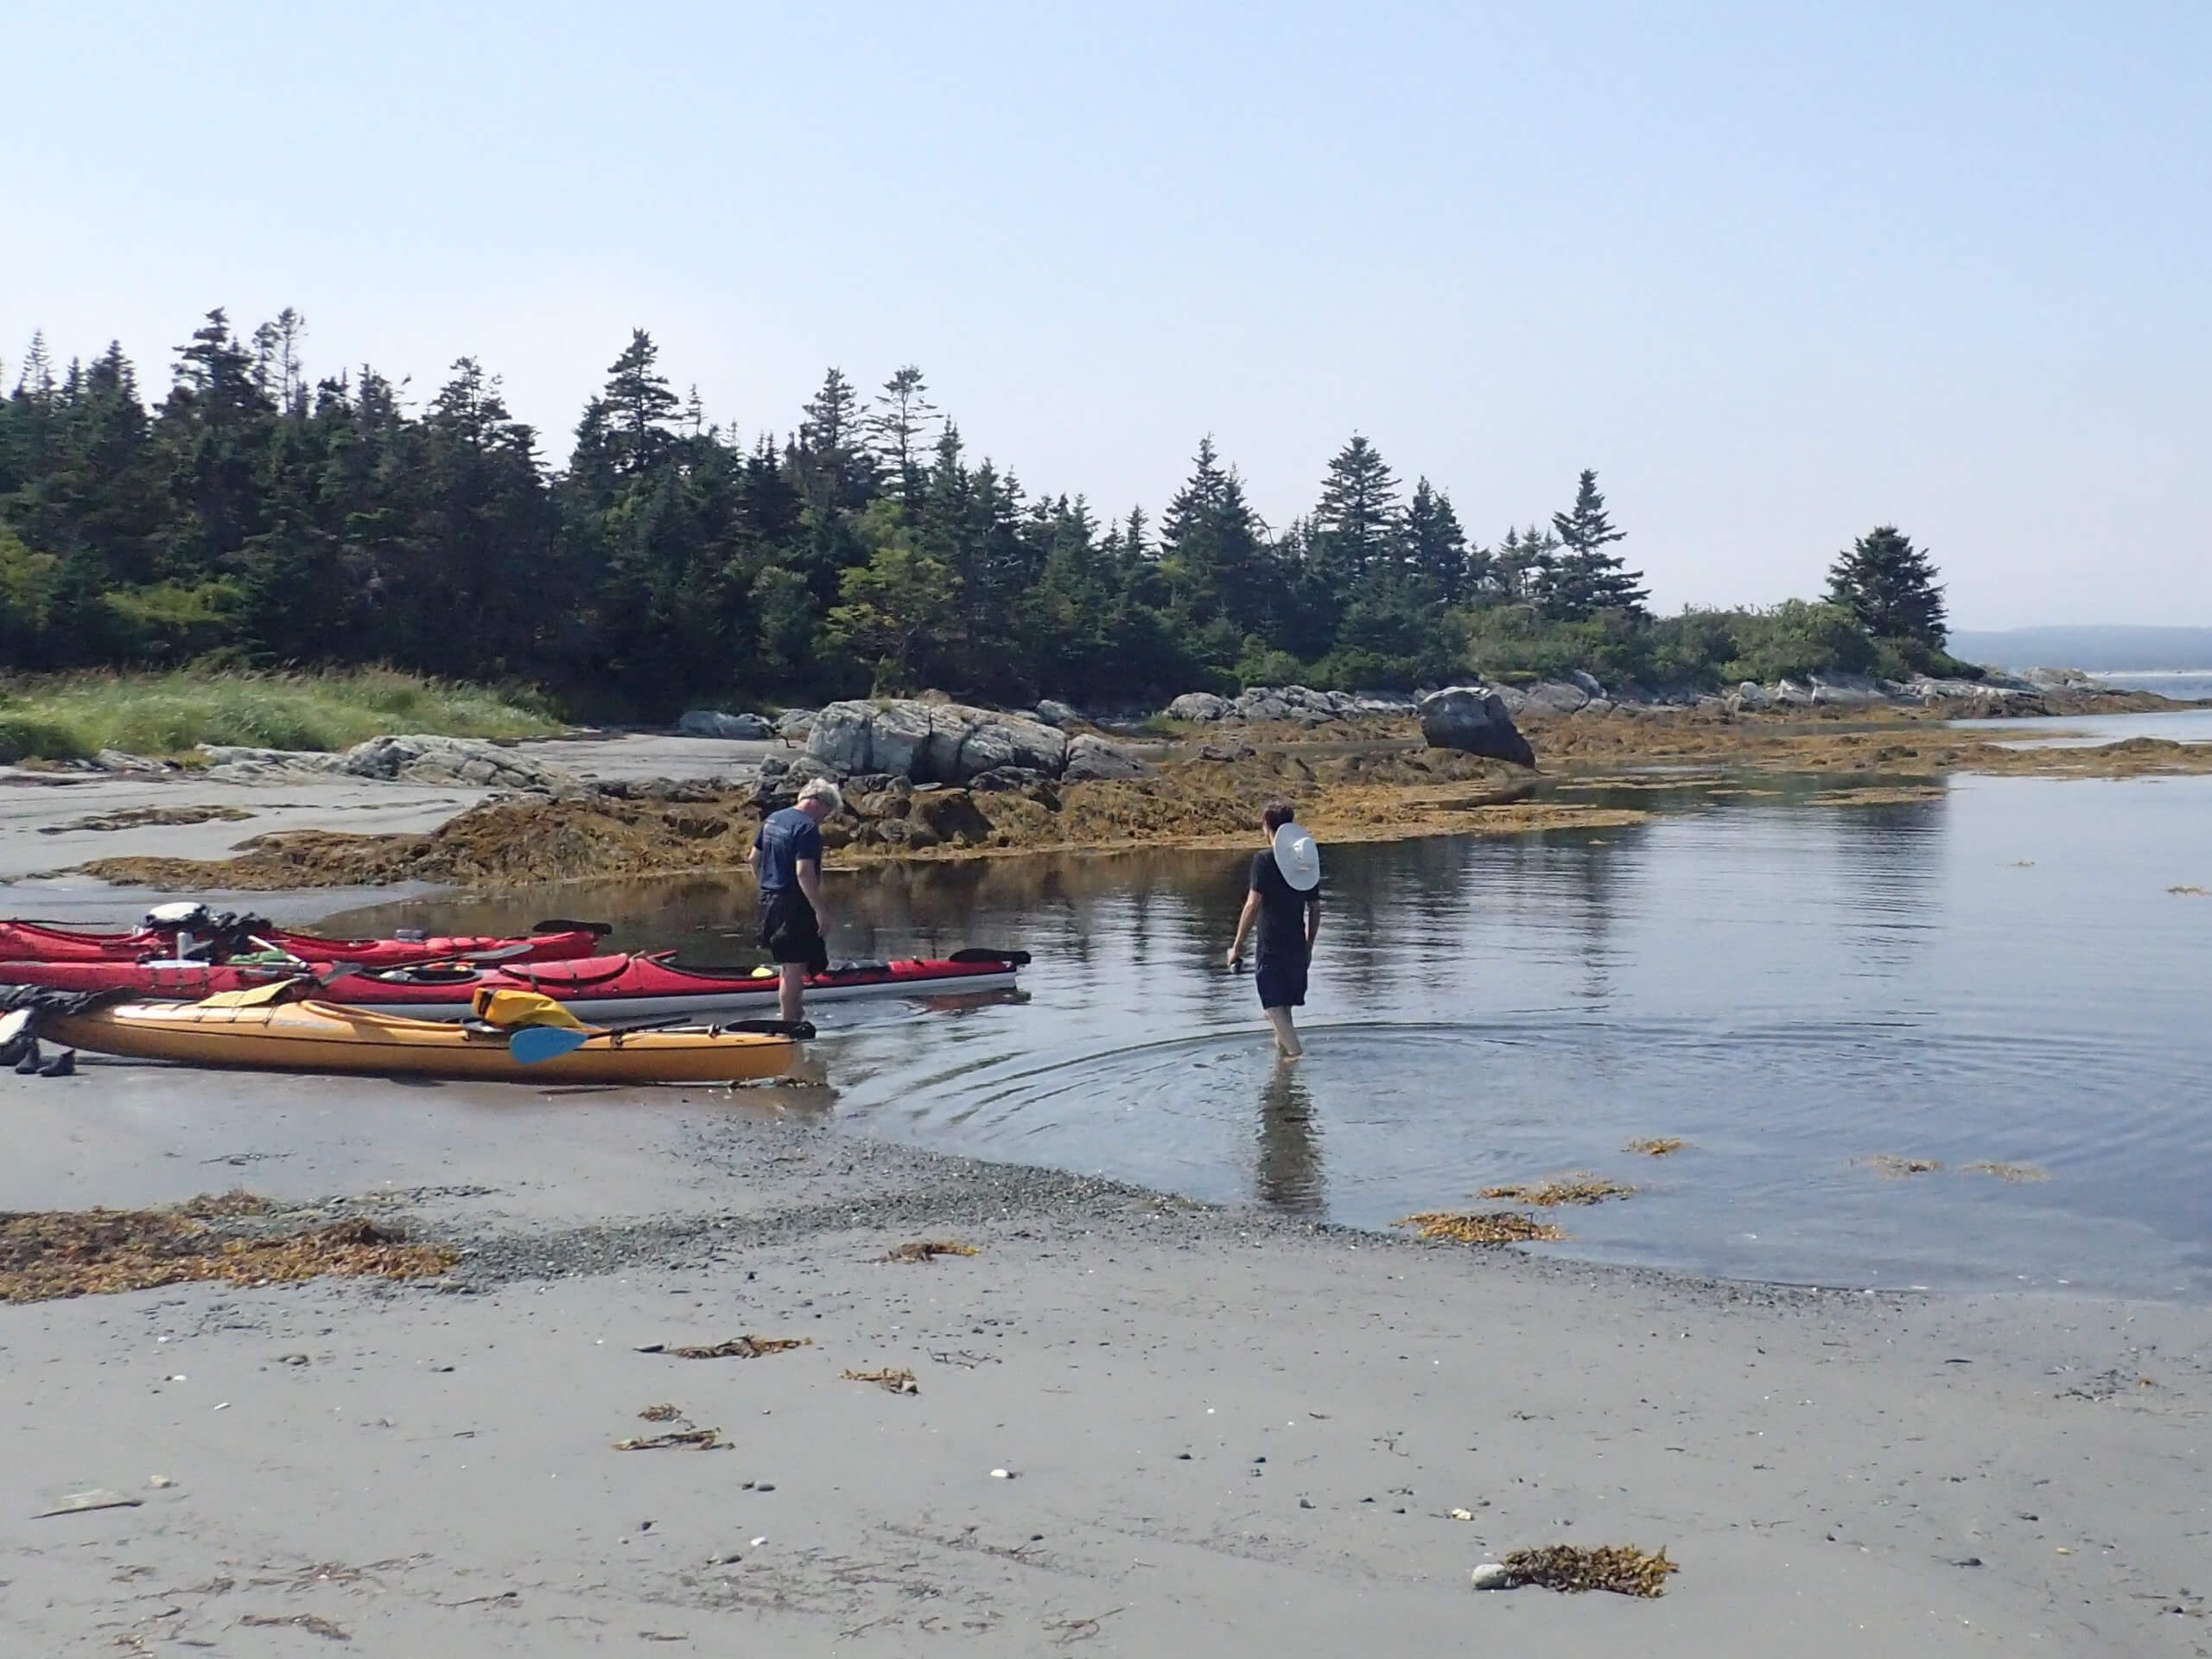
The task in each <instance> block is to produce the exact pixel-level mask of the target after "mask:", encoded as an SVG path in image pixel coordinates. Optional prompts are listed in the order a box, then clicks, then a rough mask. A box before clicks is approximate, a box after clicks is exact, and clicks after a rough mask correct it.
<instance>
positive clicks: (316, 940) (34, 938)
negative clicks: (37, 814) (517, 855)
mask: <svg viewBox="0 0 2212 1659" xmlns="http://www.w3.org/2000/svg"><path fill="white" fill-rule="evenodd" d="M187 912H193V913H187ZM609 931H611V930H610V929H609V928H608V927H607V925H606V924H605V923H603V922H569V921H552V922H540V923H538V924H537V926H536V927H534V928H532V929H531V931H530V933H529V935H528V937H526V938H485V937H481V936H463V935H457V934H456V935H445V934H439V935H435V936H423V937H418V938H389V939H330V938H323V936H322V935H321V934H319V933H299V932H295V931H291V930H290V929H289V928H282V927H277V926H275V925H272V924H270V923H268V922H264V921H263V920H262V919H261V918H259V917H257V916H232V915H227V914H226V915H222V916H214V915H211V914H209V913H208V912H207V907H206V906H181V905H164V906H162V908H161V909H159V910H157V911H155V912H151V913H150V914H149V915H148V917H147V918H146V921H145V923H144V925H141V926H138V927H135V928H133V929H131V930H130V931H129V932H111V931H105V930H101V929H92V928H73V927H60V926H57V925H54V924H53V923H51V922H11V921H0V959H5V960H8V961H14V962H84V963H101V962H106V963H118V962H120V963H132V962H141V961H144V960H146V959H148V958H149V957H164V958H175V957H178V956H180V955H181V956H186V957H192V958H194V959H195V960H197V959H199V958H200V957H210V958H212V959H217V960H221V959H226V958H228V957H232V956H246V955H251V954H254V953H257V952H258V951H260V950H262V949H263V948H264V946H267V947H273V948H274V949H276V950H282V951H284V952H287V953H289V955H291V956H295V957H298V958H299V959H300V960H301V961H302V962H358V963H362V964H363V965H365V966H367V967H372V968H405V967H410V966H411V965H413V964H415V963H424V962H450V961H452V960H453V959H454V957H473V958H475V959H477V960H479V961H486V960H496V961H503V962H559V961H563V960H566V959H568V958H571V957H588V956H589V955H590V954H591V953H592V952H593V951H594V950H598V949H599V942H600V941H601V939H603V938H606V937H607V933H608V932H609Z"/></svg>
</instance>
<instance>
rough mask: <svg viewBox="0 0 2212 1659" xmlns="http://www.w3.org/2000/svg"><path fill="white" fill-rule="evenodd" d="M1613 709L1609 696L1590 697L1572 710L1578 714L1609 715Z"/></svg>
mask: <svg viewBox="0 0 2212 1659" xmlns="http://www.w3.org/2000/svg"><path fill="white" fill-rule="evenodd" d="M1612 711H1613V701H1612V699H1611V697H1592V698H1591V699H1590V701H1589V702H1586V703H1584V704H1583V705H1582V706H1581V707H1580V709H1576V710H1575V711H1574V712H1575V713H1576V714H1578V715H1609V714H1611V713H1612Z"/></svg>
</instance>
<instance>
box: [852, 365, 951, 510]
mask: <svg viewBox="0 0 2212 1659" xmlns="http://www.w3.org/2000/svg"><path fill="white" fill-rule="evenodd" d="M928 393H929V387H928V385H926V384H925V382H924V381H923V379H922V372H921V370H919V369H918V368H917V367H915V366H914V365H912V363H909V364H908V365H906V367H905V368H903V369H900V370H899V372H897V373H896V374H894V375H893V376H892V377H891V378H889V379H888V380H887V381H885V382H884V383H883V391H881V392H880V394H879V395H878V396H877V397H876V400H875V412H874V414H872V415H870V416H868V422H867V426H868V435H869V436H870V437H871V438H872V439H874V442H875V453H876V454H877V455H878V456H880V458H881V460H882V461H883V465H884V467H885V469H886V470H887V472H889V473H890V474H891V476H892V477H893V479H895V480H898V485H899V503H900V505H903V506H904V507H905V508H906V512H908V514H910V515H911V514H912V513H913V512H917V511H918V509H919V508H920V506H921V501H922V464H921V455H922V451H923V449H924V448H925V444H926V442H927V440H928V435H929V428H930V422H931V420H932V419H933V418H934V417H935V416H936V415H937V405H936V404H932V403H931V402H930V400H929V396H928Z"/></svg>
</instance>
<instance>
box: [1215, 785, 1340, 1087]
mask: <svg viewBox="0 0 2212 1659" xmlns="http://www.w3.org/2000/svg"><path fill="white" fill-rule="evenodd" d="M1260 823H1261V825H1262V828H1263V829H1265V830H1266V832H1267V836H1268V850H1267V851H1266V852H1264V853H1259V854H1255V855H1254V856H1253V859H1252V874H1251V879H1250V880H1249V882H1248V884H1247V892H1246V893H1245V897H1244V912H1243V914H1242V915H1241V916H1239V917H1238V918H1236V938H1234V939H1232V940H1231V941H1230V946H1229V965H1230V967H1231V968H1234V967H1236V964H1237V962H1238V960H1239V959H1240V958H1241V957H1243V954H1244V938H1245V936H1246V935H1247V934H1249V933H1250V932H1251V931H1252V929H1253V925H1254V924H1255V923H1257V924H1258V925H1259V937H1260V960H1259V971H1258V973H1257V974H1256V975H1255V978H1256V979H1257V980H1258V981H1259V988H1260V1008H1261V1011H1262V1013H1264V1014H1266V1015H1267V1016H1268V1024H1269V1025H1271V1026H1273V1027H1274V1028H1275V1047H1276V1048H1277V1049H1278V1050H1279V1051H1280V1052H1281V1054H1282V1056H1283V1058H1285V1059H1291V1060H1294V1059H1296V1058H1298V1057H1299V1055H1300V1054H1301V1053H1302V1052H1305V1051H1304V1050H1303V1048H1302V1047H1301V1046H1300V1043H1299V1040H1298V1027H1297V1026H1296V1025H1295V1024H1294V1022H1293V1020H1292V1018H1291V1010H1292V1009H1293V1008H1297V1007H1304V1006H1305V1003H1306V964H1307V963H1310V962H1311V961H1312V960H1313V940H1314V938H1315V936H1316V935H1318V934H1319V932H1320V931H1321V855H1320V853H1319V850H1318V849H1316V848H1315V847H1314V845H1313V836H1309V835H1307V834H1306V831H1305V830H1304V829H1301V828H1300V826H1299V825H1298V823H1296V822H1295V820H1294V817H1293V815H1292V812H1291V810H1290V806H1289V804H1288V803H1287V802H1283V801H1275V802H1273V803H1271V804H1269V805H1268V809H1267V810H1266V811H1264V812H1263V813H1262V814H1261V815H1260Z"/></svg>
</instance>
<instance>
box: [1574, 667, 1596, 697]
mask: <svg viewBox="0 0 2212 1659" xmlns="http://www.w3.org/2000/svg"><path fill="white" fill-rule="evenodd" d="M1567 679H1568V680H1569V681H1571V682H1572V683H1574V684H1576V685H1579V686H1580V687H1581V688H1582V689H1583V690H1584V691H1586V692H1587V693H1588V694H1589V695H1590V696H1592V697H1602V696H1605V687H1604V686H1602V685H1600V684H1599V683H1598V677H1597V676H1596V675H1594V674H1586V673H1584V672H1583V671H1581V670H1580V669H1579V668H1578V669H1575V670H1573V671H1571V672H1570V673H1569V674H1568V675H1567Z"/></svg>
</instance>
